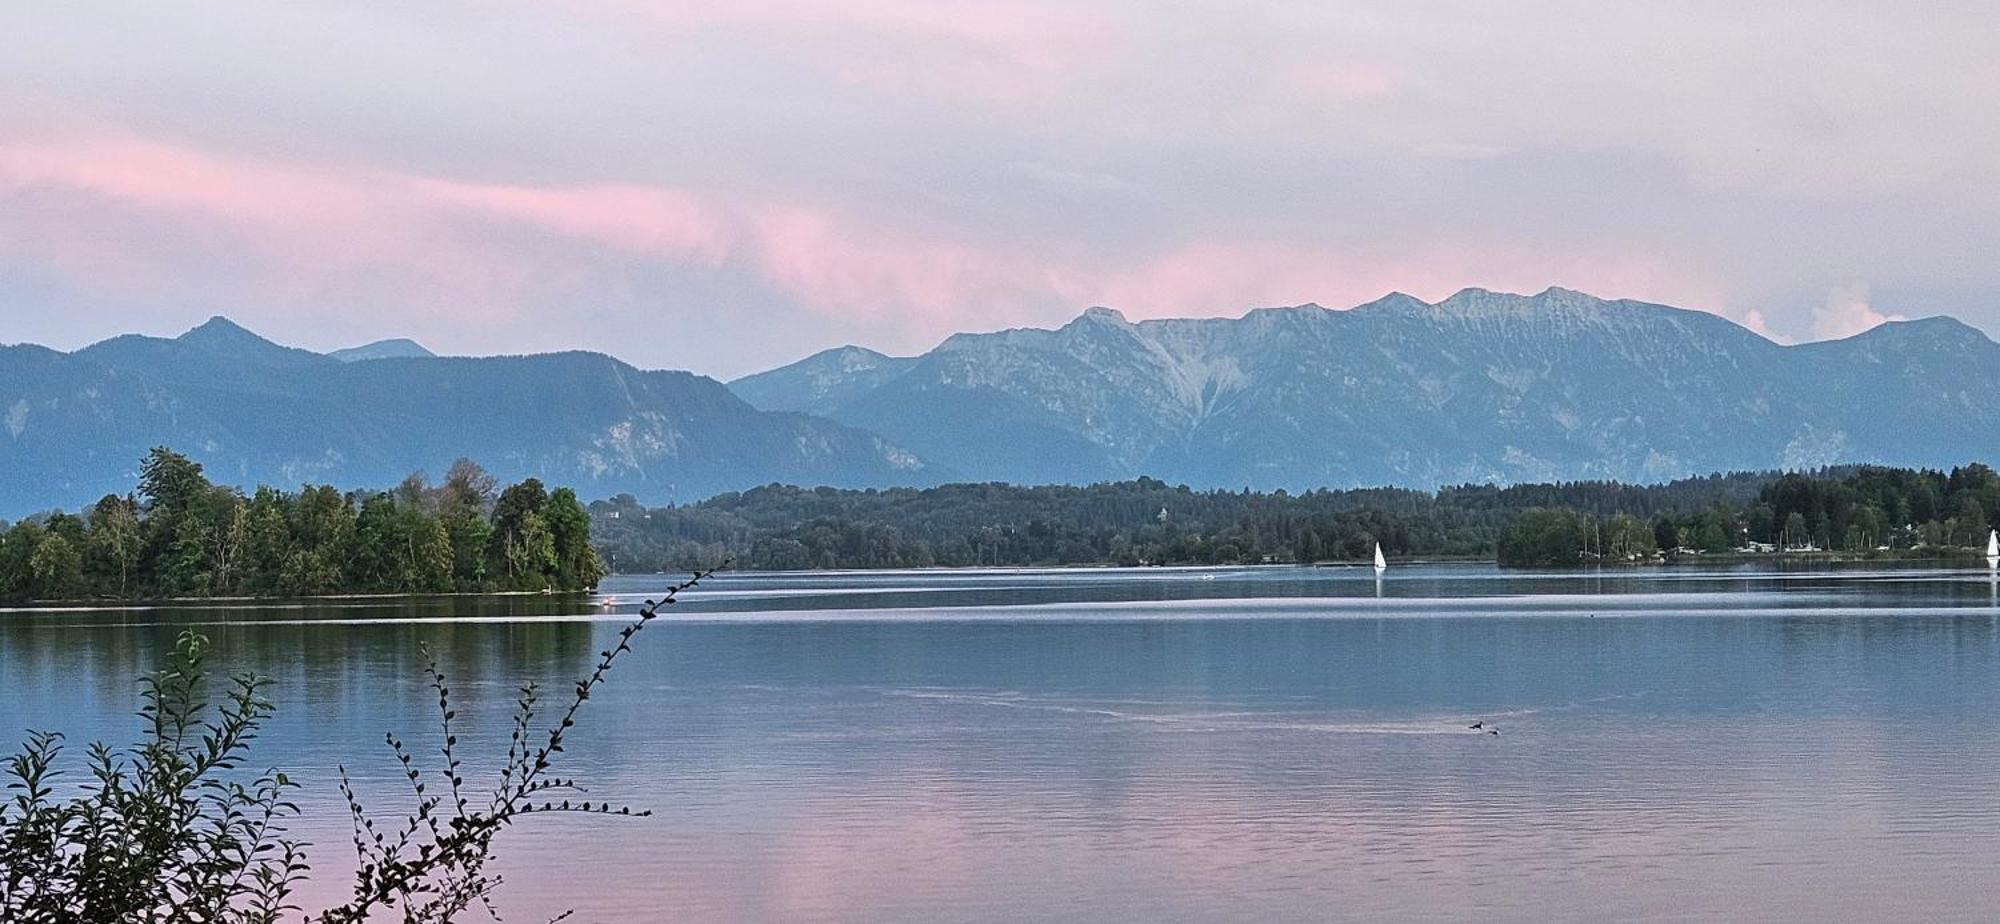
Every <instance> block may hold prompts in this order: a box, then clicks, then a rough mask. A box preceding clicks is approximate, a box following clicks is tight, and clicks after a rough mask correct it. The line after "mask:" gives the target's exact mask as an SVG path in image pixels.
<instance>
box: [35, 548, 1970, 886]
mask: <svg viewBox="0 0 2000 924" xmlns="http://www.w3.org/2000/svg"><path fill="white" fill-rule="evenodd" d="M1213 575H1214V579H1213V580H1202V579H1201V576H1200V575H1198V574H1195V573H1189V572H1172V571H1162V570H1157V569H1156V570H1149V571H1106V572H1088V573H1062V574H1048V573H1036V572H1022V571H997V572H980V573H950V574H908V573H905V574H880V573H876V574H844V575H841V574H836V575H806V576H800V575H735V576H730V577H729V578H728V579H726V580H722V581H719V582H717V583H716V584H715V585H714V586H713V587H712V588H711V589H707V590H704V591H702V592H699V593H696V594H694V595H692V596H691V597H690V598H689V600H688V601H687V602H686V603H684V604H682V605H681V606H680V607H679V609H678V610H677V611H676V612H675V613H674V614H673V616H671V617H670V618H669V619H668V620H665V621H663V622H662V623H660V624H657V625H656V627H655V628H654V629H650V630H648V633H647V634H646V636H645V637H644V638H643V642H642V644H641V646H640V648H639V651H638V653H637V655H636V656H635V658H634V659H633V661H632V662H631V663H630V664H629V665H627V667H626V668H625V669H624V670H625V673H623V674H622V675H620V676H618V677H616V678H615V679H614V681H613V682H612V683H611V685H610V686H609V687H608V688H607V689H606V690H605V692H604V693H603V694H602V695H601V696H599V697H598V698H596V699H594V700H593V701H592V703H591V706H590V710H589V711H588V712H587V714H586V720H585V724H584V725H583V726H582V730H581V734H580V736H579V737H578V739H577V740H576V744H575V747H574V748H573V749H572V753H575V754H578V755H587V757H588V760H587V761H585V762H583V763H582V764H581V765H580V766H578V767H577V768H576V769H577V770H578V772H579V775H581V776H584V777H585V778H587V779H591V780H594V781H595V782H596V784H597V789H596V790H595V792H594V794H593V795H594V796H595V797H604V798H610V799H612V800H614V801H630V802H633V803H636V804H638V805H641V806H644V807H650V808H654V809H656V810H658V811H659V812H660V815H659V816H658V817H656V818H653V819H647V820H639V821H628V822H614V823H611V824H606V825H599V826H594V827H584V826H579V825H576V824H574V823H564V822H563V821H560V820H557V821H554V822H552V823H543V822H537V823H536V824H535V825H534V826H533V827H531V828H530V829H528V830H526V831H524V832H522V833H521V835H520V836H518V837H516V838H515V839H514V841H513V842H512V846H513V852H512V853H510V854H509V855H508V857H507V863H508V865H507V868H506V873H507V874H508V876H509V879H510V886H509V888H508V891H507V892H505V893H504V894H505V897H506V899H507V901H508V904H507V906H506V907H505V908H504V910H506V911H508V912H509V913H510V914H512V915H514V916H525V917H534V918H536V919H547V918H548V917H550V916H552V915H553V914H555V913H556V912H557V911H560V910H562V909H563V908H566V907H571V906H575V907H577V908H578V910H579V917H580V918H582V919H586V920H598V921H614V922H616V921H652V920H660V919H663V918H676V917H681V918H696V919H773V918H778V919H805V920H926V921H934V920H975V919H983V920H997V919H1009V920H1013V919H1022V918H1031V919H1032V918H1044V919H1056V918H1062V919H1072V918H1084V919H1106V920H1134V921H1137V920H1160V919H1185V918H1206V919H1237V920H1270V919H1296V920H1323V919H1326V918H1328V917H1349V918H1367V917H1390V916H1397V917H1411V916H1416V917H1431V918H1453V919H1465V918H1478V919H1512V920H1546V919H1549V918H1567V919H1582V918H1588V919H1601V918H1622V917H1694V918H1703V917H1728V918H1739V919H1740V918H1757V919H1796V920H1808V919H1811V920H1826V919H1862V918H1880V917H1888V916H1891V915H1895V916H1899V917H1917V918H1923V919H1930V920H1937V919H1954V918H1956V919H1973V918H1976V917H1979V916H1981V915H1983V913H1984V907H1985V898H1986V896H1988V895H1990V894H1992V893H1993V892H1994V891H1995V890H1996V889H2000V864H1994V863H1992V862H1990V857H1991V856H1993V855H1994V851H1995V850H1996V848H2000V843H1996V840H2000V833H1996V832H2000V800H1996V799H1994V798H1993V795H1994V793H1996V792H2000V718H1996V717H1995V715H1994V710H1993V709H1992V703H1993V702H1995V700H1996V694H2000V611H1996V608H1995V605H1994V604H1995V578H1994V575H1993V573H1992V572H1991V571H1989V570H1987V569H1983V568H1981V569H1976V570H1969V571H1960V570H1945V569H1936V570H1933V569H1903V570H1895V571H1856V570H1845V571H1825V570H1786V571H1757V570H1752V569H1716V570H1706V571H1670V570H1664V569H1663V570H1657V571H1618V572H1605V573H1597V574H1591V573H1569V574H1558V573H1527V574H1515V573H1508V574H1501V573H1496V572H1493V571H1492V570H1491V569H1484V568H1478V567H1473V566H1450V567H1398V568H1396V569H1394V570H1393V571H1392V572H1391V573H1389V574H1387V575H1384V576H1383V577H1382V578H1381V579H1379V580H1378V579H1377V578H1376V577H1375V576H1374V575H1372V574H1371V573H1369V572H1368V571H1366V570H1365V569H1333V568H1328V569H1244V570H1225V571H1219V572H1213ZM665 582H666V579H665V578H660V579H628V580H623V581H620V582H618V583H616V584H614V585H613V586H610V587H607V588H606V589H607V591H609V592H611V593H613V594H616V595H617V596H618V597H619V598H620V599H621V600H622V601H626V602H624V603H621V604H620V605H619V606H617V607H614V608H613V610H612V612H610V613H607V612H606V610H605V608H604V607H601V606H597V605H595V604H592V603H590V602H588V601H581V600H570V601H562V600H547V599H539V598H527V599H523V598H509V599H502V600H472V599H463V598H460V599H450V600H439V601H423V602H419V603H414V604H410V603H395V604H387V603H383V602H381V601H349V602H344V603H339V604H329V605H314V606H310V607H303V608H290V607H267V606H238V607H227V608H207V607H185V608H173V609H170V610H132V611H109V612H99V613H73V612H72V613H27V614H24V613H13V614H5V615H0V683H4V692H5V693H6V694H7V695H6V697H5V698H4V700H0V729H8V730H12V729H17V728H20V727H22V726H24V725H38V726H56V727H61V728H64V729H65V730H69V731H72V732H75V733H79V734H83V735H84V736H86V737H87V736H88V733H89V732H92V731H95V732H105V731H118V730H120V729H125V728H129V726H130V725H131V724H132V723H130V722H129V720H128V719H126V718H125V717H126V716H127V715H128V714H129V712H130V710H131V708H132V706H133V705H134V702H135V700H134V698H133V695H132V694H133V692H134V688H133V686H132V684H131V677H132V676H133V675H134V674H135V673H136V672H138V671H140V670H143V669H145V668H147V667H149V666H150V665H151V664H152V662H153V659H154V658H155V657H156V656H157V655H158V653H159V652H160V651H161V650H163V649H164V648H165V646H167V645H168V644H170V643H171V641H172V638H173V636H174V635H175V634H176V633H177V632H178V631H179V630H180V629H181V628H183V627H186V626H200V627H202V630H203V631H205V632H208V633H209V634H211V635H212V636H214V637H215V639H216V640H217V642H218V658H219V659H220V660H222V661H224V662H228V663H231V664H241V665H247V666H252V667H255V668H256V669H258V670H261V671H264V672H267V673H271V674H274V675H275V676H277V677H278V679H279V685H278V687H277V690H276V695H277V697H278V698H279V700H280V702H281V713H280V717H279V719H278V721H277V723H276V724H275V725H274V727H273V728H272V732H271V734H270V735H269V736H268V737H267V740H266V742H265V744H266V745H267V750H266V753H265V756H266V758H267V759H270V760H274V761H276V762H278V763H281V764H283V765H285V766H287V767H288V768H297V769H299V770H301V771H302V775H304V776H306V777H307V779H308V783H309V785H310V786H312V787H313V788H312V789H311V790H310V792H309V796H310V798H309V799H308V802H307V808H308V810H309V811H310V812H311V813H312V815H313V818H314V822H313V824H314V825H316V826H317V827H314V828H313V829H312V831H311V834H312V839H313V840H315V841H318V842H319V843H321V844H322V845H332V846H331V847H330V848H328V847H322V849H321V851H320V852H319V854H317V857H318V858H319V859H320V860H322V861H323V862H318V863H316V866H317V867H319V868H320V869H321V870H322V871H323V872H324V873H326V874H328V875H337V873H338V870H339V864H340V863H341V862H342V861H343V859H344V858H342V857H341V856H340V855H339V854H340V851H339V849H338V847H339V844H340V843H341V842H342V841H343V840H344V837H345V833H344V829H343V828H341V827H340V825H341V824H342V816H341V814H340V813H339V811H338V808H339V807H338V805H336V804H335V803H334V801H333V800H334V798H335V797H334V795H333V793H332V792H331V786H330V783H329V780H328V779H327V773H326V771H327V770H328V769H329V768H330V767H331V765H332V764H333V763H334V762H336V761H340V762H346V763H347V764H348V765H349V767H350V768H352V769H353V770H354V771H355V772H356V774H357V776H358V777H359V778H360V779H361V781H362V786H363V788H364V791H365V792H367V793H369V794H370V797H371V798H377V799H387V798H389V797H390V795H391V794H392V793H393V792H394V791H395V781H394V779H393V774H392V772H391V771H392V768H391V766H390V764H389V762H388V757H387V754H386V752H383V751H382V750H381V749H380V746H379V741H380V735H381V733H382V732H383V731H385V730H388V729H391V728H394V729H397V730H399V731H403V732H405V733H406V734H409V735H410V736H411V737H413V738H415V737H416V736H418V735H421V734H422V732H423V731H424V730H425V729H427V728H429V727H431V722H432V721H433V717H432V716H431V715H430V713H429V712H428V709H429V707H430V702H429V700H428V698H427V696H426V693H425V691H424V690H423V688H422V679H421V675H420V663H421V662H420V660H419V655H418V654H417V650H418V645H419V643H420V642H421V643H428V644H430V645H431V646H432V647H434V648H435V649H437V650H438V652H439V653H440V656H441V658H443V660H444V662H445V665H446V669H447V670H448V671H450V672H451V673H453V674H454V676H456V677H459V678H463V680H462V682H455V683H454V688H455V690H456V691H457V692H459V693H460V694H461V697H462V705H461V721H462V722H463V723H465V725H466V728H467V731H466V735H465V738H466V741H467V742H468V744H469V746H470V747H471V749H472V750H474V751H476V752H477V751H481V750H482V749H483V751H484V753H487V754H494V753H497V752H498V751H500V750H504V729H505V714H506V711H507V707H508V703H509V701H510V696H511V694H512V690H513V687H514V685H515V684H517V683H519V682H520V681H522V680H526V679H537V680H541V681H543V682H545V683H560V681H562V680H563V679H565V678H568V677H572V676H574V675H576V674H578V673H581V672H582V671H583V670H586V669H587V668H588V664H589V662H590V660H591V659H592V657H593V656H594V652H595V650H596V648H598V647H601V645H602V642H603V641H604V640H605V638H607V637H608V636H609V634H610V633H611V632H613V631H615V628H616V622H615V621H609V620H616V619H618V618H621V617H622V614H624V613H626V612H629V610H630V608H631V606H632V605H633V604H635V603H636V602H637V600H638V599H639V598H641V597H643V596H644V595H645V594H646V593H647V592H649V591H651V592H657V589H658V588H659V587H660V586H663V585H664V584H665ZM1474 720H1478V721H1482V722H1485V723H1492V724H1497V725H1498V726H1499V727H1500V729H1501V730H1502V734H1501V735H1500V736H1497V737H1493V736H1486V735H1482V734H1479V733H1476V732H1473V731H1471V730H1470V729H1468V728H1467V727H1466V726H1467V725H1468V724H1469V723H1470V722H1471V721H1474ZM322 887H326V886H322Z"/></svg>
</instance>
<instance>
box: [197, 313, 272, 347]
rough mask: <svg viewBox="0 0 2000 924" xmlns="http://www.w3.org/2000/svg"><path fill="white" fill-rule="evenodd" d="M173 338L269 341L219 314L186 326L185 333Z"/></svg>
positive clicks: (214, 341) (208, 341) (205, 341)
mask: <svg viewBox="0 0 2000 924" xmlns="http://www.w3.org/2000/svg"><path fill="white" fill-rule="evenodd" d="M174 339H176V340H179V341H181V342H183V343H217V342H226V341H237V342H242V341H256V342H259V343H270V342H271V341H269V340H265V339H264V338H262V337H259V336H257V335H256V334H254V333H251V331H250V329H249V328H246V327H244V326H243V325H241V324H238V323H236V322H235V321H231V320H229V319H228V318H226V317H223V316H222V315H219V314H217V315H210V316H209V319H208V320H206V321H203V322H201V323H200V324H197V325H195V326H194V327H191V328H188V330H187V332H186V333H184V334H181V335H180V336H179V337H176V338H174Z"/></svg>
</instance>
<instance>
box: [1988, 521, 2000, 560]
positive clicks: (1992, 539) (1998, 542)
mask: <svg viewBox="0 0 2000 924" xmlns="http://www.w3.org/2000/svg"><path fill="white" fill-rule="evenodd" d="M1986 567H1988V568H2000V529H1989V530H1987V531H1986Z"/></svg>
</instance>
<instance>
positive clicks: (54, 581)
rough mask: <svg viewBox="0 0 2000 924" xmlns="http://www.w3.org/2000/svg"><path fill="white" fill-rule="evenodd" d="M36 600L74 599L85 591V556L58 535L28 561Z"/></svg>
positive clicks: (45, 539)
mask: <svg viewBox="0 0 2000 924" xmlns="http://www.w3.org/2000/svg"><path fill="white" fill-rule="evenodd" d="M28 569H29V571H30V572H31V574H32V582H31V585H30V586H31V588H32V592H33V594H34V596H35V597H36V598H38V599H43V600H62V599H68V598H71V597H75V596H76V595H77V593H78V592H79V591H80V590H81V589H82V587H83V555H82V553H80V552H78V551H77V549H76V546H75V545H73V544H71V543H70V541H69V540H68V539H67V538H65V537H63V536H61V535H58V534H55V533H49V534H48V535H46V536H45V537H43V539H42V541H41V542H40V543H38V544H37V545H36V546H35V551H34V553H33V554H32V555H31V556H30V557H29V560H28Z"/></svg>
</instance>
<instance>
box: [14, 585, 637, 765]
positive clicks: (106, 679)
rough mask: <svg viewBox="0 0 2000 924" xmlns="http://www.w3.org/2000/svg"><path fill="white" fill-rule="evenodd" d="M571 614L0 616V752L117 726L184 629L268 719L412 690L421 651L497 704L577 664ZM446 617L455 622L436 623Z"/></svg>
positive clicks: (567, 674)
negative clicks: (238, 679)
mask: <svg viewBox="0 0 2000 924" xmlns="http://www.w3.org/2000/svg"><path fill="white" fill-rule="evenodd" d="M583 606H584V604H583V603H582V602H581V601H580V600H579V599H578V598H574V597H569V598H550V597H471V596H468V597H435V598H417V599H373V600H344V601H343V600H335V601H316V602H313V603H310V604H308V605H306V606H304V607H303V608H297V607H285V606H277V605H261V604H260V605H251V604H245V605H240V606H169V607H162V608H159V609H153V610H144V609H129V610H99V611H86V612H49V613H24V612H16V613H7V614H0V750H5V748H4V745H11V744H12V743H14V741H15V739H17V738H18V737H19V736H20V732H21V729H22V728H23V727H28V726H33V727H36V728H47V729H50V730H55V731H68V732H71V736H72V738H73V739H75V738H87V737H91V736H93V735H94V734H96V730H98V729H104V728H122V727H124V726H125V725H126V724H128V722H127V721H126V720H127V719H128V718H129V716H130V714H131V713H132V711H133V710H135V709H136V708H137V705H138V698H137V693H138V685H137V680H138V678H139V677H140V676H142V675H144V674H146V673H147V672H149V671H151V670H153V669H154V668H156V667H157V666H158V665H159V664H160V663H161V658H162V657H163V656H164V655H165V654H166V653H167V652H168V651H169V650H170V649H171V648H172V646H173V643H174V639H175V638H176V637H177V636H179V635H180V633H181V632H183V631H185V630H190V629H191V630H193V631H196V632H200V633H201V634H203V635H206V636H208V638H209V639H210V640H211V641H212V642H213V649H212V654H211V655H210V658H211V664H212V665H213V666H214V667H215V668H216V669H217V671H218V672H221V673H233V672H240V671H251V672H255V673H258V674H263V675H267V676H270V677H272V678H273V679H274V680H275V681H276V686H275V687H274V689H273V691H272V692H273V695H274V697H275V698H276V699H277V700H278V701H279V703H280V708H281V712H280V715H279V717H278V720H279V721H280V722H283V721H285V720H286V716H285V714H284V712H283V710H284V708H285V707H287V706H294V705H296V706H302V707H303V708H305V709H307V710H312V711H317V710H319V709H324V708H328V707H331V706H337V705H340V704H349V703H353V702H357V701H361V700H366V699H371V698H379V697H382V696H385V695H397V694H396V692H395V691H399V690H402V689H403V688H404V687H408V686H410V685H412V684H415V683H417V682H419V681H421V679H422V677H423V666H424V661H423V648H424V647H425V646H428V647H429V648H430V649H431V651H432V652H434V653H435V654H436V656H437V659H438V662H439V665H440V666H441V667H442V668H443V669H444V670H445V671H446V673H447V674H449V675H450V676H452V677H454V678H459V679H461V680H463V681H465V682H467V683H468V684H491V685H492V686H493V688H494V690H493V692H492V695H491V697H490V698H491V699H493V700H495V701H499V702H503V703H504V701H505V700H507V699H508V698H509V697H511V695H512V691H513V689H514V687H515V686H516V685H517V684H519V683H520V682H522V681H525V680H529V679H535V680H540V681H541V682H543V683H544V684H547V683H550V682H552V681H559V680H564V679H569V678H571V677H573V676H574V675H576V674H579V673H581V672H582V671H585V670H587V669H588V667H589V663H590V662H589V659H590V655H591V654H592V652H593V649H592V648H591V636H592V634H593V633H594V631H595V629H596V628H597V627H596V625H595V624H594V623H590V622H585V621H577V620H573V619H566V618H558V617H563V616H565V615H568V614H574V613H576V612H578V611H579V610H581V609H582V608H583ZM452 618H456V619H460V620H465V621H440V620H447V619H452ZM355 620H367V621H366V622H356V621H355ZM492 620H500V621H492ZM471 692H472V688H469V693H471ZM377 731H378V732H379V731H381V729H377ZM113 737H114V738H117V737H122V736H119V735H113Z"/></svg>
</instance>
